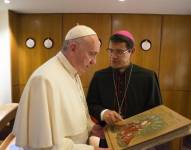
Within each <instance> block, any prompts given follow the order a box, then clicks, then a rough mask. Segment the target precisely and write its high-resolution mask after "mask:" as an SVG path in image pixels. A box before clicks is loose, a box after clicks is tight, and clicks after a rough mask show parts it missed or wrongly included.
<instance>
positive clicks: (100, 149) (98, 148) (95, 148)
mask: <svg viewBox="0 0 191 150" xmlns="http://www.w3.org/2000/svg"><path fill="white" fill-rule="evenodd" d="M94 150H112V149H111V148H100V147H94Z"/></svg>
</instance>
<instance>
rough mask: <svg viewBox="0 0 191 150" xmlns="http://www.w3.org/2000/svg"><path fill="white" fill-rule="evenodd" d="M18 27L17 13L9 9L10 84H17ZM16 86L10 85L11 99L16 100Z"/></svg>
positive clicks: (17, 93)
mask: <svg viewBox="0 0 191 150" xmlns="http://www.w3.org/2000/svg"><path fill="white" fill-rule="evenodd" d="M18 27H19V15H18V14H16V13H14V12H13V11H9V30H10V44H11V45H10V48H11V74H12V76H11V82H12V85H18V84H19V74H18V53H17V52H18V51H17V50H18ZM18 95H19V92H18V88H17V89H16V88H14V87H13V86H12V99H13V101H17V100H18V97H19V96H18Z"/></svg>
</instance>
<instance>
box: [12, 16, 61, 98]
mask: <svg viewBox="0 0 191 150" xmlns="http://www.w3.org/2000/svg"><path fill="white" fill-rule="evenodd" d="M17 30H18V36H17V38H18V48H17V49H14V51H13V52H12V54H14V53H16V54H17V55H14V56H12V60H13V61H12V62H15V61H14V59H16V60H17V63H16V64H13V66H15V65H16V67H14V68H12V70H13V72H14V76H18V81H17V83H14V84H13V85H12V86H13V92H15V93H13V96H15V98H16V99H17V100H15V101H18V98H19V97H20V95H21V93H22V91H23V87H24V85H25V84H26V82H27V80H28V78H29V76H30V75H31V73H32V72H33V71H34V70H35V69H36V68H37V67H38V66H40V65H41V64H42V63H44V62H45V61H46V60H47V59H49V58H50V57H52V56H54V55H55V54H56V53H57V51H59V50H60V48H61V45H62V15H57V14H54V15H52V14H20V15H19V25H18V29H17ZM28 37H32V38H34V39H35V41H36V46H35V48H33V49H29V48H27V47H26V46H25V41H26V39H27V38H28ZM46 37H51V38H52V39H53V40H54V47H53V48H52V49H46V48H44V46H43V41H44V39H45V38H46ZM18 92H19V93H18Z"/></svg>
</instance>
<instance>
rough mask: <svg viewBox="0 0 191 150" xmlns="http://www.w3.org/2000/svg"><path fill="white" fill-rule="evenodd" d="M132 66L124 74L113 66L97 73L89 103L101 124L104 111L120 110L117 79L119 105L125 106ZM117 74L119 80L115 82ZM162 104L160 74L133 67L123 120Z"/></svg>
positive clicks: (91, 86)
mask: <svg viewBox="0 0 191 150" xmlns="http://www.w3.org/2000/svg"><path fill="white" fill-rule="evenodd" d="M130 67H131V65H130V66H129V67H128V68H126V70H125V72H124V73H122V74H120V72H118V71H117V70H115V69H113V68H111V67H108V68H106V69H103V70H100V71H97V72H96V73H95V74H94V76H93V78H92V81H91V83H90V86H89V90H88V94H87V103H88V107H89V112H90V115H91V116H93V117H94V118H96V119H97V120H98V121H99V122H100V123H101V124H103V122H102V121H101V118H100V113H101V112H102V111H103V110H104V109H110V110H115V111H116V112H118V111H119V107H118V106H117V101H116V88H115V85H114V80H115V82H116V86H117V93H118V99H119V101H120V102H119V103H120V104H121V101H122V99H123V97H124V91H125V88H126V86H127V80H128V79H129V74H130V70H131V69H130ZM113 73H114V76H115V79H113ZM125 80H126V81H125ZM161 102H162V100H161V93H160V88H159V83H158V79H157V76H156V73H155V72H153V71H151V70H148V69H145V68H142V67H140V66H137V65H135V64H133V69H132V73H131V78H130V82H129V85H128V89H127V93H126V97H125V102H124V104H123V105H122V115H123V117H124V118H128V117H131V116H133V115H136V114H138V113H141V112H143V111H145V110H148V109H150V108H153V107H155V106H157V105H160V104H161Z"/></svg>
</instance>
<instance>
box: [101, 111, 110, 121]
mask: <svg viewBox="0 0 191 150" xmlns="http://www.w3.org/2000/svg"><path fill="white" fill-rule="evenodd" d="M107 110H108V109H104V110H103V111H102V112H101V114H100V118H101V121H104V120H103V114H104V113H105V112H106V111H107Z"/></svg>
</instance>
